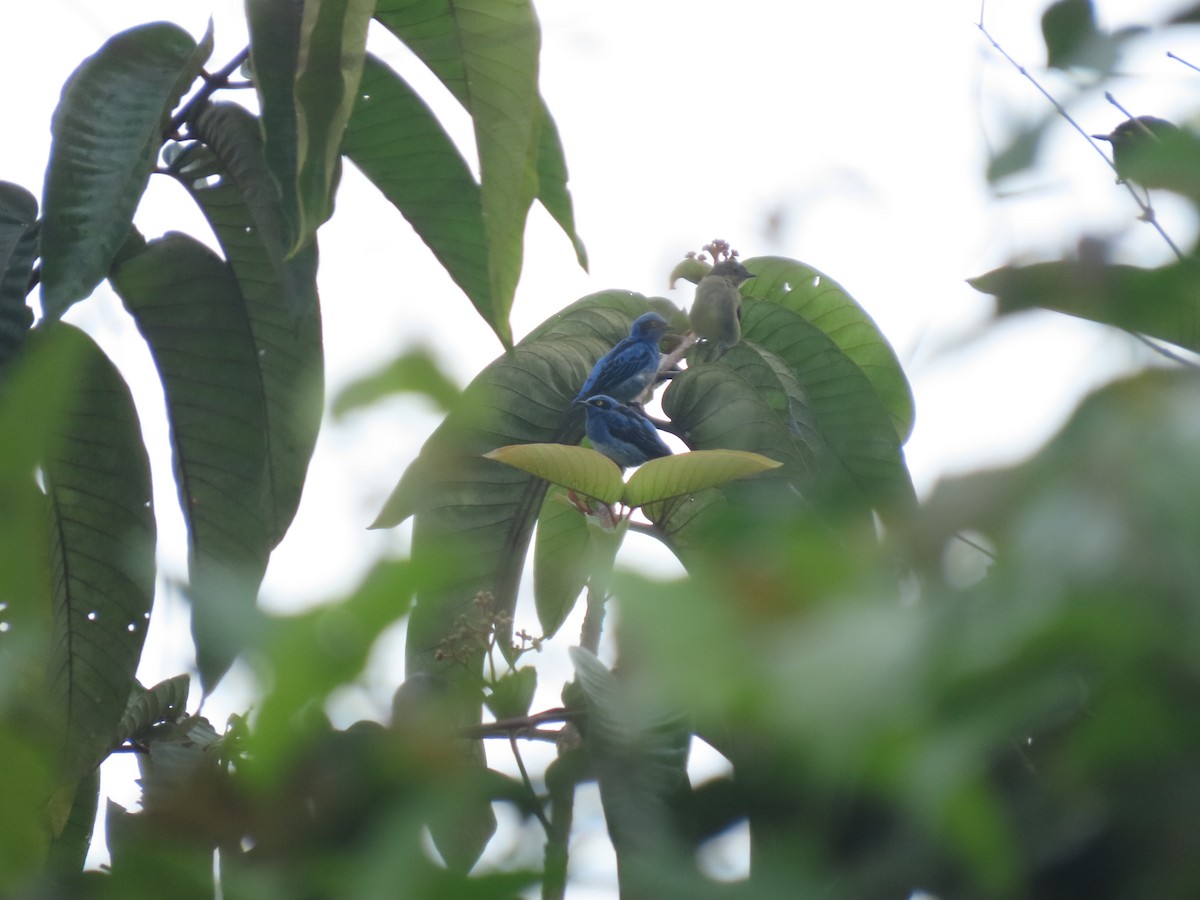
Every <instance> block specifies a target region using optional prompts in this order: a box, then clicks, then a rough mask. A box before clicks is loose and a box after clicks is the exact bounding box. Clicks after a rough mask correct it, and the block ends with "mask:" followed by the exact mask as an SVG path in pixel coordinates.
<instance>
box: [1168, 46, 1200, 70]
mask: <svg viewBox="0 0 1200 900" xmlns="http://www.w3.org/2000/svg"><path fill="white" fill-rule="evenodd" d="M1167 58H1168V59H1173V60H1175V62H1181V63H1183V64H1184V65H1185V66H1187V67H1188V68H1189V69H1192V70H1194V71H1196V72H1200V66H1198V65H1196V64H1195V63H1191V62H1188V61H1187V60H1186V59H1184V58H1183V57H1182V56H1176V55H1175V54H1174V53H1172V52H1171V51H1170V50H1168V51H1167Z"/></svg>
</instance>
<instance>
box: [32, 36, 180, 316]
mask: <svg viewBox="0 0 1200 900" xmlns="http://www.w3.org/2000/svg"><path fill="white" fill-rule="evenodd" d="M196 50H197V45H196V42H195V41H194V40H192V38H191V37H190V36H189V35H188V34H187V32H185V31H183V30H182V29H180V28H179V27H178V26H176V25H171V24H168V23H165V22H158V23H154V24H150V25H141V26H138V27H136V28H131V29H130V30H128V31H124V32H122V33H120V34H118V35H116V36H115V37H113V38H111V39H110V40H109V41H108V42H107V43H106V44H105V45H104V46H103V47H101V48H100V50H99V51H97V52H96V53H95V54H94V55H93V56H91V57H89V58H88V59H86V60H85V61H84V62H83V63H82V64H81V65H80V66H79V68H77V69H76V70H75V72H74V73H73V74H72V75H71V77H70V79H69V80H68V81H67V83H66V85H65V86H64V88H63V93H62V98H61V100H60V101H59V104H58V109H57V110H55V113H54V119H53V122H52V124H51V129H50V130H51V134H52V136H53V143H52V145H51V149H50V164H49V167H48V168H47V170H46V183H45V189H44V193H43V200H42V206H43V220H44V225H43V228H42V245H41V253H42V305H43V308H44V310H45V314H46V316H47V318H49V319H57V318H58V317H59V316H61V315H62V314H63V313H64V312H65V311H66V310H67V308H68V307H69V306H70V305H71V304H72V303H74V302H75V301H77V300H81V299H82V298H84V297H86V296H87V295H88V294H90V293H91V292H92V289H93V288H95V286H96V285H97V284H99V283H100V281H101V280H102V279H103V278H104V277H105V276H106V275H107V274H108V267H109V264H110V263H111V262H112V259H113V256H114V255H115V254H116V252H117V250H118V248H120V246H121V244H122V242H123V241H124V240H125V235H126V233H127V232H128V231H129V227H130V224H131V222H132V221H133V213H134V210H135V209H137V205H138V201H139V200H140V199H141V197H142V192H143V191H144V190H145V189H146V183H147V181H148V180H149V178H150V170H151V169H152V168H153V166H154V162H155V159H156V158H157V156H158V150H159V147H160V146H161V145H162V129H163V126H164V125H165V123H166V119H167V117H168V115H169V113H170V111H171V109H172V108H173V107H174V106H175V104H176V103H177V102H178V101H179V97H180V96H181V94H182V91H184V90H186V89H187V87H188V85H189V84H190V82H191V80H192V79H191V78H189V77H188V74H189V73H190V74H191V75H192V76H193V77H194V76H195V74H197V73H198V72H199V70H200V67H201V66H202V65H203V63H204V59H203V58H201V56H202V54H197V53H196Z"/></svg>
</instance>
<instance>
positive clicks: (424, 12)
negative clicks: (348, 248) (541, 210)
mask: <svg viewBox="0 0 1200 900" xmlns="http://www.w3.org/2000/svg"><path fill="white" fill-rule="evenodd" d="M375 16H376V18H377V19H379V20H380V21H381V22H382V23H383V24H384V26H385V27H387V28H388V29H389V30H390V31H392V32H393V33H395V34H396V35H397V37H399V38H400V39H401V40H402V41H403V42H404V43H405V44H407V45H408V46H409V48H410V49H412V51H413V52H414V53H416V54H417V56H418V57H420V59H421V60H422V62H424V63H425V64H426V65H427V66H429V68H430V69H431V70H433V72H434V74H436V75H437V76H438V78H440V79H441V80H442V82H443V83H444V84H445V85H446V87H447V88H449V89H450V92H451V93H452V94H454V96H455V97H457V98H458V100H459V102H460V103H462V105H463V106H464V107H465V108H466V110H467V111H468V112H469V113H470V114H471V119H472V122H473V123H474V128H475V144H476V147H477V149H478V151H479V169H480V198H481V206H482V210H483V223H484V234H485V236H486V239H487V247H488V283H489V284H490V286H491V293H492V303H493V310H494V321H495V322H496V323H498V327H497V328H496V333H497V336H498V337H499V338H500V340H501V342H502V343H503V344H504V345H505V346H506V347H507V346H510V345H511V344H512V336H511V333H510V331H509V326H508V313H509V309H510V308H511V306H512V298H513V293H514V291H515V289H516V285H517V278H518V277H519V275H520V272H521V261H522V254H523V241H524V232H525V219H526V216H527V215H528V213H529V206H530V204H531V203H532V202H533V198H534V196H535V194H536V192H537V177H538V171H537V163H538V156H539V151H538V146H539V140H540V136H539V131H540V128H541V125H542V122H541V115H540V111H541V107H540V101H539V97H538V91H537V77H538V50H539V46H540V42H541V36H540V31H539V28H538V24H537V19H536V18H535V16H534V13H533V8H532V6H531V5H530V3H529V0H466V2H462V0H458V2H454V3H451V2H449V0H424V2H418V3H401V2H395V0H384V2H381V3H379V4H378V5H377V7H376V11H375ZM489 321H491V320H489Z"/></svg>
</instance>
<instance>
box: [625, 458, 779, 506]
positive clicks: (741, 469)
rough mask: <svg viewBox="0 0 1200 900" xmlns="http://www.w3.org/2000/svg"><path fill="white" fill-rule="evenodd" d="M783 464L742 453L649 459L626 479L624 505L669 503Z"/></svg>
mask: <svg viewBox="0 0 1200 900" xmlns="http://www.w3.org/2000/svg"><path fill="white" fill-rule="evenodd" d="M782 465H783V463H781V462H776V461H775V460H773V459H768V458H767V457H765V456H763V455H761V454H759V453H747V452H746V451H744V450H694V451H692V452H691V453H678V454H675V455H674V456H665V457H663V458H662V459H652V460H650V462H648V463H646V464H645V465H644V466H642V467H641V468H640V469H638V470H637V471H636V472H634V473H633V475H631V476H630V478H629V484H628V485H626V487H625V496H624V497H622V498H621V499H622V502H623V503H625V505H626V506H644V505H646V504H647V503H655V502H661V501H663V500H670V499H672V498H674V497H682V496H684V495H687V494H691V493H695V492H696V491H702V490H705V489H706V488H713V487H719V486H721V485H723V484H728V483H729V482H730V481H736V480H738V479H739V478H747V477H749V476H750V475H757V474H758V473H759V472H766V471H768V470H770V469H778V468H779V467H780V466H782Z"/></svg>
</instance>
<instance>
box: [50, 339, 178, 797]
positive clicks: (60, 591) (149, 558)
mask: <svg viewBox="0 0 1200 900" xmlns="http://www.w3.org/2000/svg"><path fill="white" fill-rule="evenodd" d="M56 330H57V331H58V332H59V334H57V335H56V338H57V340H59V341H61V342H64V343H70V344H73V345H75V346H74V347H73V348H72V349H73V351H74V352H75V353H78V354H79V355H80V356H81V358H82V360H83V362H82V366H81V371H80V373H79V383H78V391H77V393H76V395H75V398H74V402H73V403H72V406H71V410H70V413H69V415H68V417H67V419H66V422H65V423H64V426H63V428H62V432H61V434H59V435H58V436H57V440H56V441H55V442H54V443H53V444H52V445H51V447H52V449H51V450H50V452H49V454H48V455H47V457H46V459H45V462H44V464H43V473H44V476H45V483H46V492H47V495H48V496H49V498H50V505H51V510H52V530H51V566H52V572H53V609H54V627H53V643H52V646H51V658H50V670H49V676H50V683H51V688H52V691H53V694H54V696H55V698H56V700H57V702H58V703H60V704H61V707H62V714H63V715H64V717H65V719H66V728H67V732H66V742H65V745H64V747H63V748H62V751H63V752H64V754H65V759H66V764H67V771H68V772H69V773H70V774H71V775H72V776H73V777H75V778H78V777H81V776H82V775H84V774H85V773H87V772H88V771H90V770H91V769H92V768H93V767H95V766H96V765H97V764H98V763H99V762H100V761H101V760H102V759H103V758H104V757H105V756H106V755H107V753H108V751H109V749H110V748H111V746H112V743H113V740H114V737H115V735H116V730H117V726H118V724H119V723H120V721H121V716H122V715H123V714H124V712H125V706H126V704H127V702H128V700H129V695H130V692H131V690H132V689H133V685H134V672H135V671H136V670H137V665H138V659H139V657H140V656H141V652H142V642H143V641H144V640H145V637H146V628H147V625H148V624H149V623H148V619H149V617H150V605H151V601H152V600H153V597H154V544H155V522H154V511H153V509H152V508H151V491H150V463H149V460H148V458H147V456H146V448H145V447H144V446H143V445H142V439H141V429H140V427H139V423H138V418H137V413H136V411H135V410H134V407H133V399H132V398H131V396H130V394H129V389H128V388H127V387H126V386H125V382H124V381H122V380H121V376H120V374H118V372H117V370H116V368H115V367H114V366H113V365H112V363H111V362H109V360H108V358H107V357H106V356H105V355H104V354H103V353H102V352H101V351H100V349H99V348H98V347H97V346H96V345H95V344H94V343H93V342H92V340H91V338H89V337H87V336H86V335H85V334H84V333H83V332H81V331H78V330H76V329H74V328H71V327H70V326H67V325H59V326H57V327H56Z"/></svg>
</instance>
